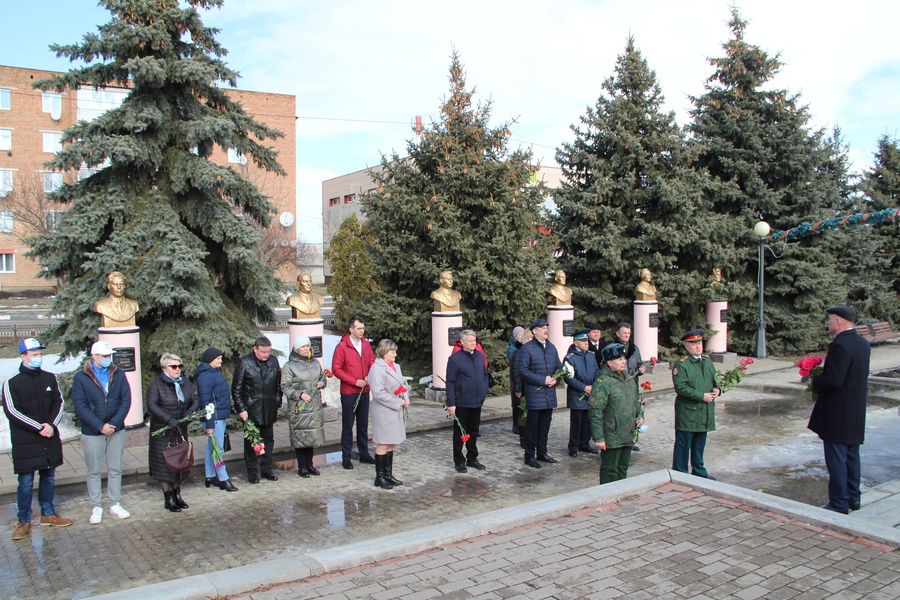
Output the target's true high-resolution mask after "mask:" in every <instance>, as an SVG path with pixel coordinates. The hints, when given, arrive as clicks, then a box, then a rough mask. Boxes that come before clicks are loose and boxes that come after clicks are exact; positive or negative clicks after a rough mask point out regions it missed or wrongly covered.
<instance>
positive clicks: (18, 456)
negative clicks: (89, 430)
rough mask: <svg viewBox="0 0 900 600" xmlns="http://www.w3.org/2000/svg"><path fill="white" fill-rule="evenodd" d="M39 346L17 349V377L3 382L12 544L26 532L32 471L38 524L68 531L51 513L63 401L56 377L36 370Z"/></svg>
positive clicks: (60, 460)
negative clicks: (12, 491)
mask: <svg viewBox="0 0 900 600" xmlns="http://www.w3.org/2000/svg"><path fill="white" fill-rule="evenodd" d="M44 348H45V346H42V345H41V343H40V342H39V341H37V340H36V339H34V338H28V339H27V340H23V341H22V343H20V344H19V357H20V358H21V359H22V364H21V365H19V373H18V374H17V375H13V376H12V377H10V378H9V379H7V380H6V381H5V382H4V383H3V410H4V411H5V412H6V417H7V418H8V419H9V435H10V440H11V441H12V458H13V471H15V473H16V474H17V475H18V476H19V488H18V492H17V504H18V518H19V524H18V525H17V526H16V529H15V531H13V534H12V539H14V540H21V539H23V538H24V537H25V536H26V535H28V532H30V531H31V498H32V494H33V493H34V472H35V471H37V472H38V473H40V475H41V481H40V484H39V485H38V502H40V505H41V524H42V525H47V526H52V525H56V526H57V527H68V526H69V525H71V524H72V520H71V519H66V518H64V517H61V516H59V515H58V514H56V509H55V508H54V507H53V491H54V483H55V475H56V467H58V466H60V465H61V464H62V463H63V453H62V442H61V441H60V439H59V429H57V425H58V424H59V419H60V417H62V412H63V399H62V395H61V394H60V392H59V383H57V381H56V375H54V374H53V373H47V372H46V371H42V370H41V362H42V361H43V353H42V352H41V351H42V350H44Z"/></svg>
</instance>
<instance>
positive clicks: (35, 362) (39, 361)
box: [26, 356, 44, 369]
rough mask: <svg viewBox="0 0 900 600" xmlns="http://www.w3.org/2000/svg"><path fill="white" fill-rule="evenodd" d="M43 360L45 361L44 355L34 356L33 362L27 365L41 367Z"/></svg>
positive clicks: (32, 367)
mask: <svg viewBox="0 0 900 600" xmlns="http://www.w3.org/2000/svg"><path fill="white" fill-rule="evenodd" d="M43 362H44V357H43V356H33V357H31V362H30V363H28V364H27V365H26V366H27V367H29V368H31V369H40V368H41V364H43Z"/></svg>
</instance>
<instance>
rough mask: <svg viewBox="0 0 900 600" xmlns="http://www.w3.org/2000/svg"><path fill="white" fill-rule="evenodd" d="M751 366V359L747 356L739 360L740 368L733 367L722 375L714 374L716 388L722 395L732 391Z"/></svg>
mask: <svg viewBox="0 0 900 600" xmlns="http://www.w3.org/2000/svg"><path fill="white" fill-rule="evenodd" d="M752 364H753V359H752V358H750V357H749V356H748V357H747V358H742V359H741V360H740V366H738V367H735V368H733V369H731V370H729V371H725V372H724V373H718V372H717V373H716V387H717V388H719V391H720V392H722V393H723V394H724V393H725V392H728V391H731V390H733V389H734V386H736V385H737V384H739V383H740V382H741V380H742V379H743V378H744V375H746V374H747V368H748V367H749V366H750V365H752Z"/></svg>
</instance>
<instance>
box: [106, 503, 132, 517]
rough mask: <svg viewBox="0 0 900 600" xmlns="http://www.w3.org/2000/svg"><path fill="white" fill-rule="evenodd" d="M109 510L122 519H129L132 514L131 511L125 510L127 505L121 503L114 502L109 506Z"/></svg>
mask: <svg viewBox="0 0 900 600" xmlns="http://www.w3.org/2000/svg"><path fill="white" fill-rule="evenodd" d="M109 512H111V513H112V514H114V515H116V516H117V517H119V518H120V519H127V518H128V517H130V516H131V513H130V512H128V511H127V510H125V507H124V506H122V505H121V504H113V505H112V506H110V507H109Z"/></svg>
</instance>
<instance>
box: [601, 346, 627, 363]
mask: <svg viewBox="0 0 900 600" xmlns="http://www.w3.org/2000/svg"><path fill="white" fill-rule="evenodd" d="M600 356H601V358H603V360H604V361H608V360H616V359H617V358H625V346H624V345H623V344H619V343H613V344H609V345H608V346H604V347H603V350H601V351H600Z"/></svg>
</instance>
